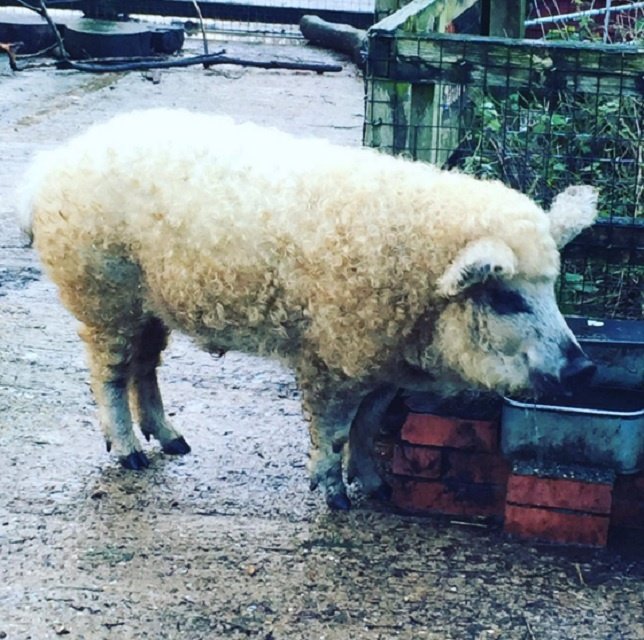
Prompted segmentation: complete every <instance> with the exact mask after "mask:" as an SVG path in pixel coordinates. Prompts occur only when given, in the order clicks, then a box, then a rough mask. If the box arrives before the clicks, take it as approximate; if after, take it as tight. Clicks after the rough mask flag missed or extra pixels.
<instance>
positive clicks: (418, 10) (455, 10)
mask: <svg viewBox="0 0 644 640" xmlns="http://www.w3.org/2000/svg"><path fill="white" fill-rule="evenodd" d="M477 1H478V0H412V2H410V3H409V4H407V5H405V6H404V7H403V8H402V9H400V11H396V13H394V14H392V15H390V16H388V17H387V18H385V19H384V20H381V21H380V22H378V23H377V24H375V25H374V26H373V27H372V28H371V29H370V31H373V32H379V33H396V32H399V31H400V32H404V33H424V32H427V31H437V30H439V24H438V21H439V20H440V21H442V23H443V24H448V23H450V22H452V20H454V18H457V17H458V16H460V15H461V13H463V12H464V11H466V10H467V9H469V8H470V7H471V6H473V5H474V4H476V2H477Z"/></svg>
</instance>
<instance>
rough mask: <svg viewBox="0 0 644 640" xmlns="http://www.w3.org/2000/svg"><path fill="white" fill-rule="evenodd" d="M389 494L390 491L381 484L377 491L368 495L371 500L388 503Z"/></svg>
mask: <svg viewBox="0 0 644 640" xmlns="http://www.w3.org/2000/svg"><path fill="white" fill-rule="evenodd" d="M391 494H392V489H391V487H390V486H389V485H388V484H387V483H386V482H383V483H382V484H381V485H380V486H379V487H378V488H377V489H374V490H373V491H371V492H370V493H369V495H370V496H371V497H372V498H374V499H375V500H379V501H380V502H389V501H390V500H391Z"/></svg>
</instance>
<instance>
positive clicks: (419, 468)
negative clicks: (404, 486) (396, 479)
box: [391, 444, 442, 479]
mask: <svg viewBox="0 0 644 640" xmlns="http://www.w3.org/2000/svg"><path fill="white" fill-rule="evenodd" d="M441 467H442V449H440V448H436V447H420V446H416V445H412V444H397V445H396V446H395V448H394V457H393V461H392V465H391V470H392V471H393V473H396V474H399V475H403V476H414V477H416V478H429V479H437V478H439V477H440V474H441Z"/></svg>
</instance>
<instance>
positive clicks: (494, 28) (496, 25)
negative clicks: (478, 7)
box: [485, 0, 526, 38]
mask: <svg viewBox="0 0 644 640" xmlns="http://www.w3.org/2000/svg"><path fill="white" fill-rule="evenodd" d="M485 4H487V8H488V10H489V12H490V13H489V19H488V25H489V27H488V35H490V36H500V37H502V38H523V36H524V35H525V16H526V8H525V4H526V3H525V0H487V2H486V3H485Z"/></svg>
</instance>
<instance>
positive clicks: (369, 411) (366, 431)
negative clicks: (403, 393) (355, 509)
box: [347, 385, 398, 499]
mask: <svg viewBox="0 0 644 640" xmlns="http://www.w3.org/2000/svg"><path fill="white" fill-rule="evenodd" d="M397 391H398V390H397V388H396V387H392V386H389V385H385V386H382V387H379V388H377V389H375V390H374V391H371V392H370V393H368V394H367V395H366V396H365V397H364V399H363V400H362V402H361V403H360V407H359V408H358V411H357V413H356V415H355V418H354V419H353V423H352V425H351V431H350V433H349V451H348V461H347V479H348V481H349V482H350V483H351V482H353V481H354V480H358V481H359V482H360V484H361V485H362V489H363V491H364V492H365V493H367V494H369V495H372V496H374V497H377V498H380V499H388V498H389V494H390V488H389V486H388V485H387V484H386V483H385V482H384V481H383V480H382V478H381V477H380V474H379V473H378V467H377V465H376V461H375V458H374V446H375V439H376V437H377V436H378V433H379V431H380V428H381V426H382V423H383V420H384V417H385V414H386V412H387V409H388V408H389V405H390V404H391V402H392V400H393V399H394V398H395V396H396V393H397Z"/></svg>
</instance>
